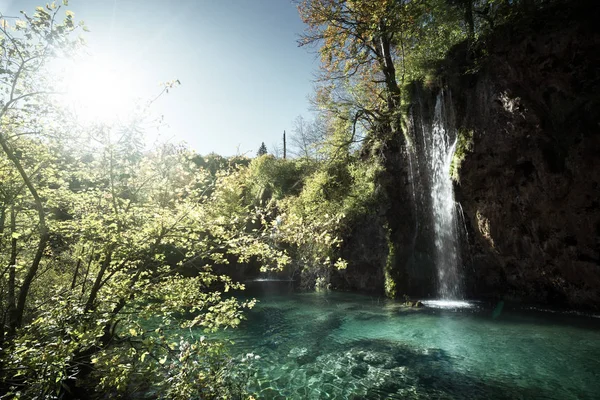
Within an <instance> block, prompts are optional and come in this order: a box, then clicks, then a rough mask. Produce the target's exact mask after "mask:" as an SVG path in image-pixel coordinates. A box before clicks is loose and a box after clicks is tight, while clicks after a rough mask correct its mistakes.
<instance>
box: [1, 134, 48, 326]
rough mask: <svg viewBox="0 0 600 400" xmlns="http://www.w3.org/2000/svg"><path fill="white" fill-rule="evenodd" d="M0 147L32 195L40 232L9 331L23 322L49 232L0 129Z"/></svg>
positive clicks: (36, 198) (35, 196)
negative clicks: (30, 291)
mask: <svg viewBox="0 0 600 400" xmlns="http://www.w3.org/2000/svg"><path fill="white" fill-rule="evenodd" d="M0 147H2V150H4V153H6V156H7V157H8V159H9V160H10V161H11V162H12V163H13V165H14V166H15V168H16V169H17V171H18V172H19V175H21V178H22V179H23V183H25V186H27V189H28V190H29V193H30V194H31V196H32V197H33V200H34V202H35V208H36V210H37V212H38V222H39V228H38V229H39V234H40V240H39V242H38V245H37V250H36V253H35V256H34V258H33V261H32V262H31V265H30V266H29V269H28V271H27V274H26V275H25V278H24V279H23V284H22V285H21V288H20V290H19V296H18V299H17V305H16V310H15V314H14V319H13V321H12V322H11V325H10V326H9V331H13V332H14V331H15V330H16V329H17V328H19V327H21V324H22V323H23V314H24V312H25V304H26V303H27V296H28V295H29V289H30V287H31V282H32V281H33V278H35V275H36V274H37V271H38V269H39V266H40V262H41V261H42V257H43V255H44V250H45V249H46V244H47V243H48V238H49V234H48V228H47V226H46V214H45V211H44V205H43V203H42V200H41V198H40V196H39V194H38V192H37V190H36V188H35V186H34V185H33V183H32V182H31V179H30V178H29V175H27V172H25V169H24V168H23V166H22V165H21V162H20V161H19V159H18V158H17V157H16V156H15V154H14V152H13V151H12V149H11V147H10V145H9V144H8V141H7V140H6V138H5V137H4V134H3V133H2V132H1V131H0Z"/></svg>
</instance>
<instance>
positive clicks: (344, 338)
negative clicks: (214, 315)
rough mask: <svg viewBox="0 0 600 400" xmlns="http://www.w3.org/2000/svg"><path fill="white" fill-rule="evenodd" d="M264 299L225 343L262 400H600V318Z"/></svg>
mask: <svg viewBox="0 0 600 400" xmlns="http://www.w3.org/2000/svg"><path fill="white" fill-rule="evenodd" d="M250 289H252V288H250ZM249 294H253V292H252V291H250V293H249ZM257 298H258V299H259V300H260V303H259V304H258V305H257V306H256V307H255V308H254V309H253V310H252V311H250V312H249V313H248V315H247V316H248V320H247V321H244V322H243V324H242V325H241V327H240V329H237V330H234V331H229V332H228V333H227V335H228V337H229V338H230V339H232V340H233V341H234V342H235V344H234V345H233V347H232V351H233V352H234V354H237V356H238V357H239V359H240V360H242V359H244V360H245V362H244V363H240V365H242V366H244V365H246V366H244V367H243V368H247V371H248V376H249V382H248V388H249V389H250V390H251V391H253V392H255V393H256V394H258V396H259V398H265V399H561V400H564V399H600V319H597V318H591V317H583V316H574V315H565V314H558V313H549V312H536V311H531V310H529V311H514V310H513V311H507V310H506V308H505V309H504V310H500V309H499V307H498V308H496V309H493V308H489V307H483V306H481V305H474V306H473V307H470V308H460V309H454V308H450V309H439V308H430V307H426V308H423V309H414V308H406V307H403V306H401V305H400V304H399V303H396V302H392V301H388V300H384V299H382V298H379V299H377V298H374V297H369V296H363V295H356V294H344V293H282V291H279V290H275V291H273V292H272V293H266V294H265V293H262V294H261V295H258V296H257ZM247 353H251V354H252V355H258V356H259V357H260V358H258V359H256V358H255V357H253V356H252V355H251V356H250V357H245V355H246V354H247Z"/></svg>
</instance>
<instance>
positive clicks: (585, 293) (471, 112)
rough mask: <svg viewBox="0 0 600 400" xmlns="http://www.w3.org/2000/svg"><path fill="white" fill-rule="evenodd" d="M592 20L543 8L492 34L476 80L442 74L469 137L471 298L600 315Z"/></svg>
mask: <svg viewBox="0 0 600 400" xmlns="http://www.w3.org/2000/svg"><path fill="white" fill-rule="evenodd" d="M598 17H599V11H598V7H597V4H594V2H589V1H581V2H579V3H577V4H576V5H573V7H570V8H568V9H567V8H557V9H553V8H549V9H547V10H546V11H544V12H543V13H541V14H540V15H538V16H537V17H536V18H535V19H530V20H529V21H528V23H527V24H526V23H522V24H520V25H519V24H516V25H514V26H506V27H499V28H498V29H497V31H496V32H495V34H494V35H492V36H490V37H489V38H488V39H487V41H486V43H485V44H484V46H485V47H484V51H486V52H488V53H489V56H488V57H487V58H486V60H485V61H484V62H483V64H482V65H481V66H479V71H478V72H477V73H475V74H467V73H465V70H466V69H467V68H468V65H466V64H465V65H458V64H456V63H455V64H452V63H450V64H448V66H447V70H448V71H447V73H446V79H447V84H448V86H449V87H450V90H451V91H452V95H453V99H454V103H455V107H456V111H457V125H458V128H459V129H462V130H463V131H466V132H472V134H473V139H472V144H471V145H472V148H471V151H467V152H466V153H465V155H464V160H463V161H462V163H461V165H460V170H459V179H458V182H457V184H456V189H455V192H456V197H457V200H458V201H460V203H461V205H462V207H463V209H464V214H465V219H466V226H467V228H468V233H469V237H468V242H467V244H466V245H465V246H464V247H463V253H464V256H463V259H464V262H465V264H466V266H467V268H466V270H465V277H466V278H467V289H468V295H469V296H470V297H486V296H489V297H500V298H505V299H508V300H515V301H524V302H536V303H544V304H551V305H555V306H564V307H583V308H595V309H598V307H600V203H599V201H600V200H599V199H600V119H599V116H600V95H599V94H600V68H598V66H600V52H598V48H600V34H598V32H597V30H596V29H595V26H596V23H597V19H598ZM480 50H481V49H480ZM460 51H461V50H460V49H457V50H456V53H455V54H454V56H455V57H456V59H459V58H460V55H459V53H460Z"/></svg>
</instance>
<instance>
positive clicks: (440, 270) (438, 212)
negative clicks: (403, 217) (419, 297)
mask: <svg viewBox="0 0 600 400" xmlns="http://www.w3.org/2000/svg"><path fill="white" fill-rule="evenodd" d="M451 117H452V115H451V110H446V106H445V98H444V94H443V92H440V93H439V94H438V96H437V99H436V104H435V111H434V115H433V122H432V126H431V128H430V129H427V130H428V131H429V132H428V133H430V134H429V135H426V137H424V142H425V143H424V144H425V156H426V159H427V164H428V173H429V179H430V194H431V210H432V223H433V236H434V242H435V243H434V244H435V263H436V268H437V278H438V282H437V291H438V295H439V297H440V298H442V299H459V298H462V297H463V296H462V284H461V275H460V272H459V265H460V263H461V260H460V254H459V234H458V233H459V231H458V224H457V222H458V218H457V212H456V206H455V202H454V189H453V186H452V180H451V178H450V164H451V162H452V157H453V156H454V149H455V147H456V140H457V135H456V132H455V129H454V124H453V121H452V118H451Z"/></svg>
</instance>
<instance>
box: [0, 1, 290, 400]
mask: <svg viewBox="0 0 600 400" xmlns="http://www.w3.org/2000/svg"><path fill="white" fill-rule="evenodd" d="M57 11H58V7H55V6H54V5H53V4H51V5H48V6H47V7H46V8H42V7H40V8H38V9H37V11H36V13H35V14H34V16H32V17H26V18H25V19H24V20H20V21H19V22H18V23H16V24H15V25H14V26H9V25H8V24H7V23H4V24H3V25H2V29H0V30H1V33H2V36H1V37H0V41H1V42H2V49H3V52H2V54H1V57H2V65H3V66H6V68H4V69H3V70H2V71H0V74H2V77H3V79H2V81H0V85H1V86H2V88H1V89H2V91H1V93H2V97H1V98H0V144H1V145H2V146H1V150H0V181H1V182H2V184H1V185H0V321H2V329H1V332H0V391H1V392H2V394H3V395H4V394H6V395H7V397H9V398H65V397H76V396H80V397H86V394H77V395H76V393H81V392H82V391H83V393H86V392H87V394H89V393H90V392H94V391H100V392H102V393H106V394H107V395H108V394H114V395H115V396H120V397H123V398H127V397H130V396H131V394H132V393H133V392H136V393H137V392H140V391H142V392H143V391H147V393H148V394H149V396H150V397H162V398H186V399H187V398H190V397H197V398H219V399H220V398H233V397H235V396H238V395H241V393H242V392H243V381H242V382H241V383H240V382H237V381H236V376H238V377H241V375H240V374H237V375H236V374H235V373H234V372H235V371H234V370H235V369H234V368H232V366H233V365H234V364H235V363H234V362H233V361H232V360H231V357H229V356H228V355H227V353H226V352H225V348H224V347H223V346H222V345H221V344H219V343H217V342H214V341H208V340H205V339H203V338H202V337H201V338H197V336H196V334H197V333H198V332H209V333H212V332H215V331H217V330H220V329H229V328H234V327H236V326H237V325H238V324H239V323H240V322H241V320H242V319H243V310H245V309H248V308H250V307H252V306H253V305H254V302H253V301H238V300H236V298H235V297H233V296H232V292H233V291H237V290H242V289H243V285H241V284H239V283H236V282H233V281H232V280H231V279H230V278H229V277H227V276H223V275H217V274H216V273H214V272H213V269H212V266H213V265H216V264H219V265H225V264H227V263H228V262H229V261H230V260H237V262H242V263H243V262H247V261H248V260H249V259H255V260H257V261H258V262H260V263H262V264H263V265H268V266H269V267H271V268H276V269H280V268H282V267H283V266H284V265H285V264H287V263H289V256H288V255H287V254H286V252H285V251H283V250H281V249H279V248H277V247H275V246H273V241H272V240H271V238H270V230H269V226H268V225H264V226H263V225H262V222H263V220H262V219H260V218H258V222H257V223H256V224H254V227H253V228H249V226H250V221H251V220H252V219H257V215H259V214H260V212H259V210H257V209H255V208H250V207H249V206H248V204H246V203H245V186H244V185H241V184H240V177H241V176H245V175H244V174H246V173H247V168H244V167H243V164H244V161H243V160H237V159H236V160H228V161H227V168H224V167H223V166H222V165H221V160H219V159H217V158H216V157H213V159H212V160H210V159H209V161H208V162H206V164H202V163H199V162H198V161H200V160H199V159H198V158H197V157H196V156H195V155H194V154H192V153H191V152H190V151H189V150H187V149H186V148H185V147H183V146H173V145H165V146H161V147H158V148H155V149H153V150H145V149H144V147H143V144H142V140H141V137H142V136H143V132H142V131H141V129H140V128H139V125H140V124H143V121H144V116H143V115H135V116H132V120H131V121H128V122H127V123H123V124H121V125H119V124H117V125H107V124H98V125H95V126H93V127H87V128H86V129H88V130H86V131H82V130H81V129H80V127H79V126H78V125H77V124H76V123H74V121H72V120H70V119H69V117H68V115H67V114H65V113H63V112H62V111H61V109H60V108H59V107H57V104H58V102H56V101H54V100H53V99H52V97H51V96H52V95H51V93H50V92H51V91H52V90H55V89H60V87H59V86H57V85H58V84H59V83H60V81H59V80H56V82H55V81H54V80H53V79H51V78H52V75H48V73H49V71H48V70H46V69H44V65H45V64H47V63H48V62H50V60H51V59H52V58H53V57H54V56H58V55H61V54H63V53H64V52H69V51H74V49H75V47H76V44H77V43H79V41H78V40H75V41H74V42H72V41H70V40H71V39H69V34H70V33H71V32H73V31H74V30H75V25H74V23H73V21H72V19H73V15H72V13H67V16H66V18H65V22H63V23H59V22H58V20H57V19H56V15H57ZM28 57H29V58H28ZM31 60H34V61H35V68H33V67H30V66H29V65H28V63H29V62H33V61H31ZM90 137H93V139H94V141H93V143H94V144H93V146H90V145H86V143H89V142H90V140H89V138H90ZM202 161H206V160H205V159H203V160H202ZM238 161H239V163H238ZM265 224H266V222H265ZM165 249H171V251H174V252H178V253H179V256H178V257H176V261H173V260H167V256H166V251H165ZM182 328H183V329H189V330H190V331H191V332H193V334H192V337H191V338H181V337H176V335H175V333H174V332H175V331H178V330H181V329H182Z"/></svg>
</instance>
